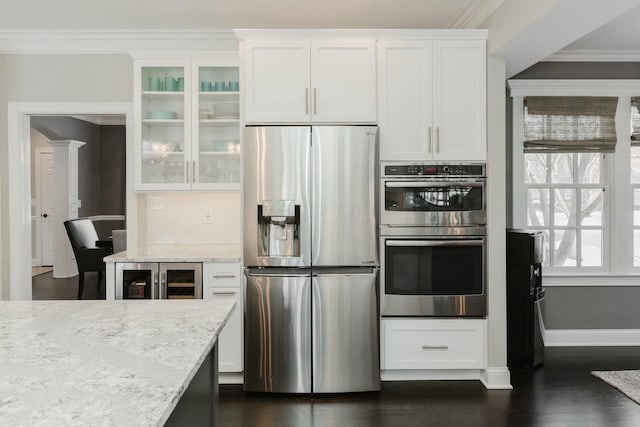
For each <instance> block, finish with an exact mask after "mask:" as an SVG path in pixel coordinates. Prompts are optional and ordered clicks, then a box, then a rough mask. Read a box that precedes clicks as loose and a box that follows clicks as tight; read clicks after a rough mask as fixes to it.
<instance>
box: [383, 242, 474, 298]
mask: <svg viewBox="0 0 640 427" xmlns="http://www.w3.org/2000/svg"><path fill="white" fill-rule="evenodd" d="M384 250H385V260H384V293H385V295H474V294H475V295H479V294H482V293H483V282H484V269H483V266H484V238H479V239H464V240H458V239H447V240H409V239H402V240H400V239H386V240H385V249H384Z"/></svg>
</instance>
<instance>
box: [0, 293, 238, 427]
mask: <svg viewBox="0 0 640 427" xmlns="http://www.w3.org/2000/svg"><path fill="white" fill-rule="evenodd" d="M233 309H234V302H233V301H232V300H222V301H221V300H195V301H194V300H190V301H162V300H156V301H0V361H2V363H0V425H3V426H4V425H7V426H12V427H15V426H35V425H43V426H44V425H46V426H49V425H51V426H54V425H55V426H92V425H100V426H162V425H180V424H183V423H184V420H185V419H184V418H181V417H182V416H183V415H184V412H185V411H186V412H189V413H190V416H193V415H196V414H201V415H200V418H198V422H196V423H194V422H190V424H191V425H210V424H212V423H213V422H214V416H213V408H214V405H215V400H216V399H217V363H216V362H217V360H216V358H217V347H216V341H217V339H218V335H219V333H220V331H221V330H222V328H223V327H224V325H225V324H226V322H227V320H228V319H229V317H230V315H231V312H232V311H233ZM187 400H188V401H187ZM203 407H204V411H203V410H202V408H203ZM191 419H192V420H193V418H191Z"/></svg>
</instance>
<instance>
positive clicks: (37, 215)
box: [31, 147, 56, 265]
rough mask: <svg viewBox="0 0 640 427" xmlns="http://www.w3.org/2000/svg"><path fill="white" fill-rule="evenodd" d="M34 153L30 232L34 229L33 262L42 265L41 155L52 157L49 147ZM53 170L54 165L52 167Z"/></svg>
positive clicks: (38, 148) (40, 148) (37, 149)
mask: <svg viewBox="0 0 640 427" xmlns="http://www.w3.org/2000/svg"><path fill="white" fill-rule="evenodd" d="M34 151H35V157H36V158H35V162H34V163H35V166H34V167H35V175H34V179H35V180H36V182H35V183H34V184H35V186H34V189H35V194H34V195H33V196H34V198H35V212H34V213H33V220H34V224H33V225H34V227H31V232H32V233H34V228H35V246H36V247H35V252H36V256H35V260H36V262H37V263H38V265H42V216H41V212H42V182H41V179H40V177H41V175H40V174H41V172H42V171H41V170H40V169H41V168H42V166H43V165H42V161H41V160H42V159H41V157H40V156H41V155H42V154H51V156H53V149H51V147H36V149H35V150H34ZM53 167H54V168H55V167H56V166H55V164H54V165H53Z"/></svg>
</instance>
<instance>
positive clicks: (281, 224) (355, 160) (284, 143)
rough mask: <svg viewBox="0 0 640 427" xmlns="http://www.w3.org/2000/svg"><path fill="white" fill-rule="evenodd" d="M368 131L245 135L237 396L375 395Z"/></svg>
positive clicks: (306, 129) (372, 137)
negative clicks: (241, 365)
mask: <svg viewBox="0 0 640 427" xmlns="http://www.w3.org/2000/svg"><path fill="white" fill-rule="evenodd" d="M376 144H377V128H376V127H375V126H280V127H275V126H274V127H247V128H245V133H244V139H243V170H244V180H243V183H244V191H243V198H244V211H243V212H244V238H243V240H244V242H243V246H244V248H243V249H244V266H245V270H244V271H245V276H246V308H245V371H244V389H245V390H246V391H264V392H284V393H312V392H313V393H339V392H349V391H372V390H379V389H380V365H379V337H378V324H379V320H378V306H377V301H378V298H377V273H378V251H377V238H376V232H377V220H376V212H377V209H376V188H375V185H376V167H377V158H376V153H377V148H376V147H377V146H376Z"/></svg>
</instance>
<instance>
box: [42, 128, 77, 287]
mask: <svg viewBox="0 0 640 427" xmlns="http://www.w3.org/2000/svg"><path fill="white" fill-rule="evenodd" d="M49 144H51V147H52V149H53V180H54V185H53V187H54V194H53V215H52V216H53V218H52V226H53V245H54V246H53V247H54V252H53V277H72V276H75V275H77V274H78V267H77V265H76V259H75V256H74V255H73V250H72V249H71V243H70V242H69V237H68V236H67V231H66V230H65V228H64V222H65V221H66V220H68V219H74V218H78V209H79V208H80V206H81V202H80V200H79V199H78V149H79V148H80V147H82V146H83V145H85V143H84V142H81V141H74V140H71V139H67V140H62V141H49Z"/></svg>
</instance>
